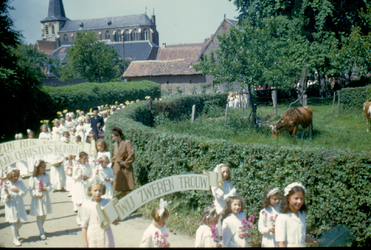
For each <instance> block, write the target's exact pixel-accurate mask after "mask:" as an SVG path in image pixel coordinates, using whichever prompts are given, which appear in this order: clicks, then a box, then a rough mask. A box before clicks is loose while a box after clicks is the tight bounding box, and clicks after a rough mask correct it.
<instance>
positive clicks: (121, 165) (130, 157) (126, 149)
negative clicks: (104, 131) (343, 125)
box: [112, 127, 134, 196]
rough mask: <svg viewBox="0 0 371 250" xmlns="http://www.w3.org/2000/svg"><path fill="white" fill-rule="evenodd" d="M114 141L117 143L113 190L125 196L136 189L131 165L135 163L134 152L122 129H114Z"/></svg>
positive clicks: (113, 158) (113, 162)
mask: <svg viewBox="0 0 371 250" xmlns="http://www.w3.org/2000/svg"><path fill="white" fill-rule="evenodd" d="M112 139H113V140H115V141H116V143H115V150H114V156H113V157H112V164H113V172H114V174H115V180H114V181H113V189H114V190H115V191H121V192H122V196H125V195H127V194H128V193H130V191H131V190H133V189H134V174H133V167H132V165H131V164H132V163H133V161H134V150H133V147H132V146H131V142H130V141H129V140H125V137H124V135H123V134H122V130H121V129H120V128H118V127H114V128H112Z"/></svg>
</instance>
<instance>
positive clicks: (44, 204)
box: [29, 160, 53, 240]
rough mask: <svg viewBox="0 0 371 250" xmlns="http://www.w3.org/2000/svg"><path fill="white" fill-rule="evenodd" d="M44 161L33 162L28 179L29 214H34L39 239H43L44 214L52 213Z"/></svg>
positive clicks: (49, 188) (49, 185) (50, 189)
mask: <svg viewBox="0 0 371 250" xmlns="http://www.w3.org/2000/svg"><path fill="white" fill-rule="evenodd" d="M45 171H46V163H45V161H43V160H37V161H36V162H35V169H34V171H33V175H32V177H31V178H30V180H29V186H30V194H31V198H32V199H31V207H30V215H31V216H36V223H37V227H38V228H39V232H40V239H42V240H45V239H46V236H45V231H44V223H45V220H46V215H47V214H51V213H52V203H51V200H50V196H49V193H50V192H51V191H52V189H53V188H52V185H51V183H50V179H49V175H48V174H47V173H45Z"/></svg>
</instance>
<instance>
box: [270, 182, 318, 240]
mask: <svg viewBox="0 0 371 250" xmlns="http://www.w3.org/2000/svg"><path fill="white" fill-rule="evenodd" d="M306 192H307V191H306V189H305V187H304V186H303V185H302V184H301V183H298V182H294V183H291V184H289V185H288V186H287V187H285V189H284V196H283V199H282V202H281V205H280V212H281V214H279V215H278V217H277V220H276V226H275V235H276V241H277V242H278V246H279V247H305V246H306V245H305V242H311V243H317V240H316V239H315V238H312V237H309V236H308V235H307V232H306V222H305V214H304V211H306V210H307V207H306V205H305V193H306Z"/></svg>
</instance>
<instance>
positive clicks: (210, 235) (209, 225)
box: [195, 206, 222, 247]
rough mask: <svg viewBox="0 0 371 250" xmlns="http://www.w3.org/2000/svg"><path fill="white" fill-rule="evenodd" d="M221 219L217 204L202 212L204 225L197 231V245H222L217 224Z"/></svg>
mask: <svg viewBox="0 0 371 250" xmlns="http://www.w3.org/2000/svg"><path fill="white" fill-rule="evenodd" d="M218 221H219V214H218V213H217V212H216V208H215V206H208V207H206V208H205V209H204V212H203V214H202V225H201V226H200V227H199V228H198V229H197V231H196V243H195V247H221V246H222V243H221V242H220V241H219V234H218V229H217V227H216V224H217V223H218Z"/></svg>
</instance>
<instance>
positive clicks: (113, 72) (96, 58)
mask: <svg viewBox="0 0 371 250" xmlns="http://www.w3.org/2000/svg"><path fill="white" fill-rule="evenodd" d="M96 36H97V34H96V33H95V32H94V31H89V32H78V33H77V35H76V39H75V41H74V42H73V43H72V47H71V48H70V49H69V50H68V51H67V56H66V61H67V65H66V66H65V67H64V68H63V69H62V76H61V80H62V81H66V80H71V79H73V78H72V77H76V76H79V77H82V78H84V79H87V80H89V82H108V81H113V80H117V79H118V78H119V79H121V76H122V74H121V71H120V69H121V68H122V62H121V60H119V57H120V55H119V53H118V51H117V50H116V49H115V48H113V47H110V46H108V45H107V44H105V43H103V42H100V41H98V39H97V38H96Z"/></svg>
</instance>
